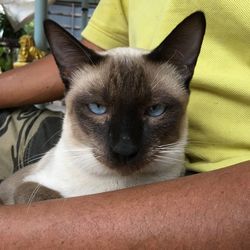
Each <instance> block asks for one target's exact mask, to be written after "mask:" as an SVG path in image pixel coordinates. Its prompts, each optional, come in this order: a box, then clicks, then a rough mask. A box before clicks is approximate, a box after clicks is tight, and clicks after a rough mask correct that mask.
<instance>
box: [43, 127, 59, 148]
mask: <svg viewBox="0 0 250 250" xmlns="http://www.w3.org/2000/svg"><path fill="white" fill-rule="evenodd" d="M62 131H63V130H62V129H59V130H58V131H57V132H55V133H54V134H53V135H52V136H50V137H49V138H48V140H46V141H45V142H44V143H43V144H42V146H41V147H44V146H45V145H47V144H48V143H49V142H50V141H51V140H52V139H53V138H55V136H57V135H58V134H59V133H62Z"/></svg>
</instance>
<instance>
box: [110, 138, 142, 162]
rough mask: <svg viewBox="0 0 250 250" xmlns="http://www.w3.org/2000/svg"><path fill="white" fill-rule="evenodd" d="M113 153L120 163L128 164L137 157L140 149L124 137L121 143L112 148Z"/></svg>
mask: <svg viewBox="0 0 250 250" xmlns="http://www.w3.org/2000/svg"><path fill="white" fill-rule="evenodd" d="M112 151H113V153H114V154H115V156H116V157H117V158H118V159H119V160H120V161H123V162H127V161H129V160H132V159H133V158H134V157H135V156H136V155H137V153H138V147H137V146H136V145H134V144H133V143H132V142H131V140H130V138H129V137H127V138H125V137H122V138H121V139H120V141H119V142H118V143H117V144H115V145H114V146H113V147H112Z"/></svg>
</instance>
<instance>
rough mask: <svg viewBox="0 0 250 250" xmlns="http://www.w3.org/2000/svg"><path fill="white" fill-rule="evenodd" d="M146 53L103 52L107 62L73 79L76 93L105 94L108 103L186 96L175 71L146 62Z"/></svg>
mask: <svg viewBox="0 0 250 250" xmlns="http://www.w3.org/2000/svg"><path fill="white" fill-rule="evenodd" d="M146 53H147V51H144V50H138V49H132V48H117V49H112V50H109V51H108V52H102V54H103V55H104V56H106V59H105V60H103V62H102V63H100V64H99V65H98V66H87V67H86V66H85V67H83V68H82V69H79V70H78V71H77V72H76V73H75V74H74V77H73V79H72V86H73V87H72V90H73V91H72V92H73V93H80V92H81V93H84V92H85V93H86V92H88V93H91V92H93V93H95V94H102V95H105V97H106V98H107V99H108V98H109V99H112V98H116V99H117V98H118V99H119V98H120V99H128V100H129V99H132V98H134V97H136V98H137V99H140V98H141V99H142V100H143V99H147V98H150V97H151V96H152V95H154V93H158V94H159V93H162V94H163V93H164V92H167V93H168V95H173V96H176V97H180V96H182V95H184V96H185V95H186V91H184V89H183V88H182V86H181V82H180V81H181V79H180V76H179V74H178V73H177V72H176V71H175V69H174V68H173V67H172V66H171V65H169V64H167V63H164V64H155V63H152V62H149V61H147V60H146V59H145V57H144V55H145V54H146Z"/></svg>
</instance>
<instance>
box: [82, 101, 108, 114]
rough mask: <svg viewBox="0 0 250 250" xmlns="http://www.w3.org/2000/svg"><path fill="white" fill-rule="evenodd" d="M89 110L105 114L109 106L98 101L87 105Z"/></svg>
mask: <svg viewBox="0 0 250 250" xmlns="http://www.w3.org/2000/svg"><path fill="white" fill-rule="evenodd" d="M87 106H88V108H89V110H90V111H91V112H92V113H94V114H96V115H103V114H105V113H106V111H107V108H106V107H105V106H103V105H100V104H97V103H90V104H88V105H87Z"/></svg>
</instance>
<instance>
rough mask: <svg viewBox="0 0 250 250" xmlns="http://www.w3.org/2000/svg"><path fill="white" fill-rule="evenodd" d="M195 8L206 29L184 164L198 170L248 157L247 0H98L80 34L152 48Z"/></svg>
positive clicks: (99, 41) (105, 43)
mask: <svg viewBox="0 0 250 250" xmlns="http://www.w3.org/2000/svg"><path fill="white" fill-rule="evenodd" d="M196 10H202V11H203V12H204V13H205V15H206V20H207V29H206V34H205V39H204V42H203V46H202V50H201V54H200V56H199V58H198V63H197V66H196V69H195V73H194V77H193V80H192V82H191V96H190V102H189V106H188V115H189V144H188V147H187V150H186V153H187V154H186V155H187V163H186V165H187V167H188V168H189V169H192V170H195V171H202V172H203V171H209V170H214V169H218V168H222V167H225V166H229V165H233V164H236V163H239V162H243V161H247V160H250V1H249V0H241V1H238V0H209V1H207V0H192V1H190V0H181V1H180V0H154V1H153V0H102V1H101V2H100V4H99V6H98V7H97V9H96V11H95V13H94V15H93V17H92V18H91V20H90V22H89V25H88V26H87V28H86V29H85V30H84V32H83V36H84V37H85V38H86V39H87V40H89V41H91V42H93V43H94V44H96V45H98V46H100V47H102V48H104V49H110V48H112V47H122V46H130V47H135V48H145V49H153V48H154V47H156V46H157V45H158V44H159V43H160V42H161V41H162V40H163V39H164V38H165V37H166V35H167V34H169V33H170V32H171V30H172V29H173V28H174V27H175V26H176V25H177V24H178V23H179V22H181V21H182V20H183V19H184V18H185V17H186V16H188V15H189V14H191V13H192V12H194V11H196Z"/></svg>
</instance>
